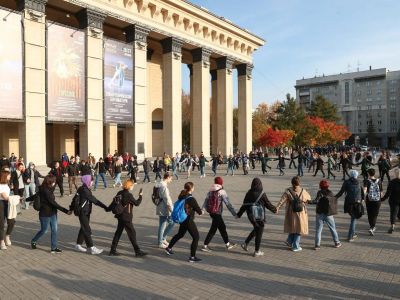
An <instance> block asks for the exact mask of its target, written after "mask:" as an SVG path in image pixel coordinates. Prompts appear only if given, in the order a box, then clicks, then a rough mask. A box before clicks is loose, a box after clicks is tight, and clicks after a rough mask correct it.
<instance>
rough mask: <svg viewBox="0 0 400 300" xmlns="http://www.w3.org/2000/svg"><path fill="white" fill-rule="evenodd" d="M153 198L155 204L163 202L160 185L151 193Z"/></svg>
mask: <svg viewBox="0 0 400 300" xmlns="http://www.w3.org/2000/svg"><path fill="white" fill-rule="evenodd" d="M151 200H152V201H153V203H154V205H155V206H159V205H160V204H161V202H162V199H161V197H160V187H159V186H154V187H153V194H152V195H151Z"/></svg>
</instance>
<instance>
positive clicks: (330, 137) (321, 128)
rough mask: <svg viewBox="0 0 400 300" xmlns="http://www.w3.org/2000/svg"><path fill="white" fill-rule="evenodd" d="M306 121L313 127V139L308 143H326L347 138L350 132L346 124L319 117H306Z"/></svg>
mask: <svg viewBox="0 0 400 300" xmlns="http://www.w3.org/2000/svg"><path fill="white" fill-rule="evenodd" d="M307 122H308V123H309V124H310V125H311V126H312V127H314V130H313V131H314V134H313V136H312V139H313V141H310V144H318V145H326V144H332V143H337V142H340V141H343V140H346V139H348V138H349V137H350V136H351V133H350V132H349V130H348V129H347V127H346V126H344V125H340V124H337V123H335V122H332V121H325V120H324V119H322V118H319V117H307Z"/></svg>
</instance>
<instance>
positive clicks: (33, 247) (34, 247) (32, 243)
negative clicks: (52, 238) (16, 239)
mask: <svg viewBox="0 0 400 300" xmlns="http://www.w3.org/2000/svg"><path fill="white" fill-rule="evenodd" d="M31 248H32V249H33V250H35V249H36V243H35V242H31Z"/></svg>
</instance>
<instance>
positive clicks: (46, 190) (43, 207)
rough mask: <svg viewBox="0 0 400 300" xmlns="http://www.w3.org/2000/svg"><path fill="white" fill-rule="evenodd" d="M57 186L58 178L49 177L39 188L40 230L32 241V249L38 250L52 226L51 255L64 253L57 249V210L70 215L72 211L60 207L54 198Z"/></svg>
mask: <svg viewBox="0 0 400 300" xmlns="http://www.w3.org/2000/svg"><path fill="white" fill-rule="evenodd" d="M55 186H56V177H55V176H53V175H47V176H46V177H45V178H44V180H43V183H42V185H41V186H40V188H39V197H40V211H39V220H40V230H39V232H38V233H37V234H36V235H35V237H34V238H33V239H32V241H31V247H32V249H36V243H37V241H38V240H39V239H40V238H41V237H42V235H44V234H45V233H46V232H47V229H48V227H49V224H50V228H51V253H61V252H62V251H61V250H60V249H58V248H57V210H61V211H62V212H63V213H66V214H68V215H70V214H71V211H69V210H68V209H66V208H64V207H62V206H60V205H59V204H58V203H57V202H56V200H55V197H54V188H55Z"/></svg>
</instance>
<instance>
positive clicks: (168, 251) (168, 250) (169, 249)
mask: <svg viewBox="0 0 400 300" xmlns="http://www.w3.org/2000/svg"><path fill="white" fill-rule="evenodd" d="M165 253H166V254H167V255H172V254H174V252H172V249H171V248H168V247H167V248H165Z"/></svg>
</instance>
